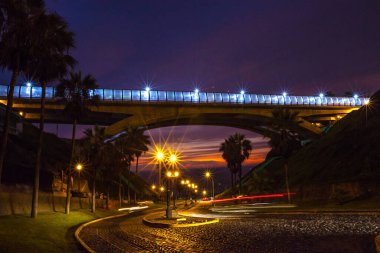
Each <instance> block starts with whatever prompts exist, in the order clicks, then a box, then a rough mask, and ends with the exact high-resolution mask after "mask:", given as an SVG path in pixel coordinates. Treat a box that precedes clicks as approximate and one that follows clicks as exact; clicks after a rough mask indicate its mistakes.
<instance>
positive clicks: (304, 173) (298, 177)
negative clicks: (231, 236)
mask: <svg viewBox="0 0 380 253" xmlns="http://www.w3.org/2000/svg"><path fill="white" fill-rule="evenodd" d="M379 102H380V91H378V92H376V93H375V94H374V95H373V96H372V98H371V103H370V104H369V105H367V106H363V107H362V108H360V109H359V110H357V111H353V112H351V113H350V114H348V115H347V116H346V117H344V118H343V119H341V120H340V121H339V122H337V123H336V124H335V125H334V126H333V127H332V128H331V129H330V131H329V132H328V133H327V134H326V135H324V136H322V137H321V138H320V139H318V140H315V141H314V142H312V143H310V144H309V145H307V146H305V147H303V148H302V149H301V150H299V151H298V152H297V153H295V154H294V155H293V156H292V157H291V158H290V159H289V163H288V164H289V181H290V188H291V191H294V192H296V193H297V194H298V195H299V196H301V198H309V197H310V198H324V199H328V198H332V197H333V196H336V195H337V192H346V193H347V192H348V193H349V195H351V196H356V197H357V196H360V195H363V194H366V193H367V192H371V191H372V192H377V193H380V186H378V185H379V184H378V182H379V181H380V104H379ZM339 188H340V189H339ZM235 191H236V190H235ZM284 191H285V171H284V159H282V158H281V157H276V159H274V160H273V159H272V160H267V161H265V162H264V163H262V164H261V165H258V166H257V167H255V168H254V169H252V170H251V172H250V173H248V174H247V175H246V176H245V178H244V179H243V193H244V194H257V193H270V192H284ZM225 193H229V194H231V192H230V191H228V190H227V191H226V192H225ZM227 195H228V194H227Z"/></svg>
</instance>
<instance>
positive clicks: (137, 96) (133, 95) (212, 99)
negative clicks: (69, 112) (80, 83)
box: [0, 85, 369, 106]
mask: <svg viewBox="0 0 380 253" xmlns="http://www.w3.org/2000/svg"><path fill="white" fill-rule="evenodd" d="M8 89H9V86H7V85H0V97H6V96H7V94H8ZM41 90H42V88H41V87H39V86H15V90H14V97H15V98H23V99H38V98H41V93H42V92H41ZM92 94H93V95H98V96H99V97H100V99H101V100H103V101H133V102H182V103H223V104H272V105H310V106H362V105H365V104H367V103H368V101H369V98H365V97H357V96H355V97H326V96H289V95H262V94H249V93H244V92H241V93H218V92H198V91H153V90H124V89H95V90H94V91H93V92H92ZM54 97H55V87H46V98H47V99H53V98H54Z"/></svg>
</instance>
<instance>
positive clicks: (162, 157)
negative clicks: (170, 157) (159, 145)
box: [156, 151, 164, 161]
mask: <svg viewBox="0 0 380 253" xmlns="http://www.w3.org/2000/svg"><path fill="white" fill-rule="evenodd" d="M156 158H157V160H159V161H161V160H162V159H164V153H162V151H158V152H157V153H156Z"/></svg>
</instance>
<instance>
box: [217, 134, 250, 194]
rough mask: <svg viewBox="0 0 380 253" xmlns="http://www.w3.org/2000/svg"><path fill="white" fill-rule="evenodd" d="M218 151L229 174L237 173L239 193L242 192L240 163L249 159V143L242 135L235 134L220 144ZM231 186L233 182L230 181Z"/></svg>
mask: <svg viewBox="0 0 380 253" xmlns="http://www.w3.org/2000/svg"><path fill="white" fill-rule="evenodd" d="M219 151H222V152H223V154H222V157H223V159H224V160H226V162H227V166H228V167H229V168H230V171H231V174H235V173H237V172H239V193H241V190H242V182H241V176H242V163H243V162H244V161H245V160H246V159H248V158H249V156H250V153H251V151H252V144H251V141H250V140H248V139H246V138H245V136H244V135H243V134H239V133H235V134H234V135H231V136H230V137H228V139H227V140H225V141H224V142H223V143H221V145H220V148H219ZM231 182H232V184H233V180H231Z"/></svg>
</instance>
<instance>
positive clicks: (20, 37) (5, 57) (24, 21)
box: [0, 0, 45, 184]
mask: <svg viewBox="0 0 380 253" xmlns="http://www.w3.org/2000/svg"><path fill="white" fill-rule="evenodd" d="M44 10H45V5H44V2H43V1H22V0H13V1H12V0H3V1H1V4H0V26H1V27H0V28H1V30H0V66H1V67H2V68H3V69H7V70H9V71H10V72H12V75H11V80H10V83H9V90H8V97H7V107H6V111H5V117H4V123H3V132H2V138H1V145H0V184H1V175H2V171H3V165H4V158H5V153H6V149H7V142H8V132H9V120H10V114H11V110H12V106H13V93H14V87H15V84H16V81H17V78H18V76H19V74H20V73H21V72H24V71H25V69H26V67H27V64H28V60H29V59H30V58H31V55H32V53H33V52H34V51H35V48H34V47H35V42H36V37H35V35H34V34H33V31H34V26H35V20H36V17H38V16H39V15H40V14H41V13H43V12H44Z"/></svg>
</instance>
